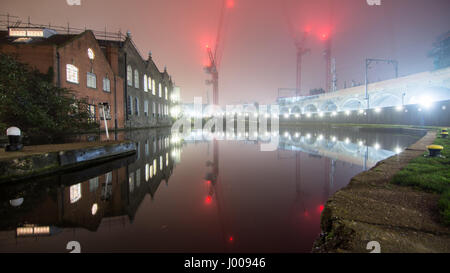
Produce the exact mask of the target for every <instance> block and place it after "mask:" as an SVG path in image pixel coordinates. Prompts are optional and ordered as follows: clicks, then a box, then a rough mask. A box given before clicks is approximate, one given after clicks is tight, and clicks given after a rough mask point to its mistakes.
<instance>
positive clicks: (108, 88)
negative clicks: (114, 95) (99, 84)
mask: <svg viewBox="0 0 450 273" xmlns="http://www.w3.org/2000/svg"><path fill="white" fill-rule="evenodd" d="M103 91H105V92H111V81H110V80H109V79H108V77H104V78H103Z"/></svg>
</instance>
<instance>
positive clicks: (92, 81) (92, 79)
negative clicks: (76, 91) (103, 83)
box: [86, 72, 97, 88]
mask: <svg viewBox="0 0 450 273" xmlns="http://www.w3.org/2000/svg"><path fill="white" fill-rule="evenodd" d="M86 78H87V80H86V84H87V87H89V88H97V76H96V75H95V74H94V73H91V72H88V73H87V75H86Z"/></svg>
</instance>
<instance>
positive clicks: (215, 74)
mask: <svg viewBox="0 0 450 273" xmlns="http://www.w3.org/2000/svg"><path fill="white" fill-rule="evenodd" d="M233 7H234V0H223V2H222V9H221V12H220V18H219V27H218V30H217V37H216V42H215V44H214V49H212V48H211V47H210V46H209V45H206V52H207V54H208V58H209V65H207V66H206V67H205V72H206V73H207V74H210V75H211V79H210V80H207V81H206V84H208V85H212V86H213V104H214V105H218V104H219V71H218V69H219V66H220V61H221V58H222V50H221V45H222V40H223V39H222V38H223V35H224V30H225V26H226V22H227V20H226V19H227V18H226V17H227V14H228V12H227V10H228V9H231V8H233Z"/></svg>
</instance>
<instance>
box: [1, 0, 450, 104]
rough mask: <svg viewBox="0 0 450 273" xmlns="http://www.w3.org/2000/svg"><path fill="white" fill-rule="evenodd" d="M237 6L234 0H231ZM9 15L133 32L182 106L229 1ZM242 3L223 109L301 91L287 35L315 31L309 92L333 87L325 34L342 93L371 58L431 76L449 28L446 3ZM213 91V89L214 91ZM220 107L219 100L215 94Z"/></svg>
mask: <svg viewBox="0 0 450 273" xmlns="http://www.w3.org/2000/svg"><path fill="white" fill-rule="evenodd" d="M229 1H231V0H229ZM0 3H1V9H2V11H1V13H2V14H6V13H9V14H11V15H16V16H19V17H21V18H22V19H23V20H24V21H26V20H27V18H28V17H30V18H31V21H32V22H33V23H43V24H48V23H51V24H53V25H67V23H68V22H69V23H70V26H73V27H86V28H88V29H97V30H104V29H105V27H106V29H107V31H111V32H112V31H119V30H121V31H122V32H123V33H124V32H126V31H127V30H129V31H131V33H132V37H133V40H134V41H135V43H136V44H137V46H138V48H139V50H140V51H141V53H142V55H143V56H144V57H147V55H148V52H149V51H150V50H151V51H152V55H153V60H154V61H155V62H156V64H157V65H158V67H159V68H160V70H163V69H164V66H167V69H168V72H169V74H170V75H172V78H173V80H174V81H175V83H176V84H177V85H179V86H180V87H181V88H182V100H183V101H184V102H192V101H193V97H194V96H203V99H204V101H205V102H206V97H207V96H206V93H207V91H210V90H211V87H210V86H206V85H205V80H206V79H207V78H208V76H207V75H206V74H205V72H204V70H203V66H204V64H205V63H206V62H207V55H206V51H205V45H206V44H208V45H214V42H215V38H216V34H217V28H218V24H219V15H220V9H221V6H222V0H127V1H117V0H114V1H111V0H81V6H69V5H67V3H66V0H39V1H29V0H1V1H0ZM381 3H382V4H381V6H369V5H368V4H367V3H366V0H334V1H333V0H314V1H313V0H310V1H308V0H284V1H281V0H234V5H233V7H232V8H229V9H227V17H226V18H227V20H226V23H225V25H226V29H225V31H224V33H223V44H222V45H221V47H220V48H221V54H222V62H221V63H220V67H219V73H220V79H219V87H220V89H219V90H220V103H221V104H222V105H225V104H231V103H241V102H253V101H257V102H259V103H272V102H274V101H275V99H276V97H277V95H278V88H295V84H296V49H295V46H294V40H293V38H292V36H291V32H290V31H289V25H290V24H289V22H292V23H291V24H292V26H293V28H294V31H295V32H297V33H301V32H302V31H304V30H305V29H308V30H310V35H309V38H308V41H307V47H308V48H310V49H311V53H310V54H308V55H305V57H304V59H303V80H302V89H304V90H309V89H311V88H320V87H322V88H325V73H326V72H325V71H326V62H325V59H324V57H323V56H322V52H323V50H324V42H323V41H322V40H321V39H320V35H322V34H323V33H327V34H329V35H330V37H331V39H332V57H334V58H336V68H337V77H338V87H339V88H342V87H343V86H344V83H345V82H346V83H347V86H349V85H350V82H351V81H352V80H354V81H355V82H363V79H364V78H363V77H364V59H365V58H389V59H396V60H398V61H399V73H400V76H401V75H407V74H411V73H416V72H421V71H425V70H430V69H432V68H433V63H432V60H431V59H430V58H428V57H427V53H428V51H429V50H431V48H432V43H433V42H434V40H435V39H436V38H437V37H438V36H439V35H441V34H443V33H445V32H447V31H448V30H450V29H449V26H450V16H448V14H450V1H448V0H382V1H381ZM393 75H394V72H393V69H392V68H391V67H389V66H383V65H379V66H377V67H374V69H373V70H372V71H371V74H370V80H372V81H373V80H382V79H386V78H388V77H392V76H393ZM210 94H211V93H210ZM210 99H211V101H212V97H211V95H210Z"/></svg>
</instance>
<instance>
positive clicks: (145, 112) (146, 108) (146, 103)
mask: <svg viewBox="0 0 450 273" xmlns="http://www.w3.org/2000/svg"><path fill="white" fill-rule="evenodd" d="M144 115H145V116H146V117H148V100H145V101H144Z"/></svg>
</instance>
